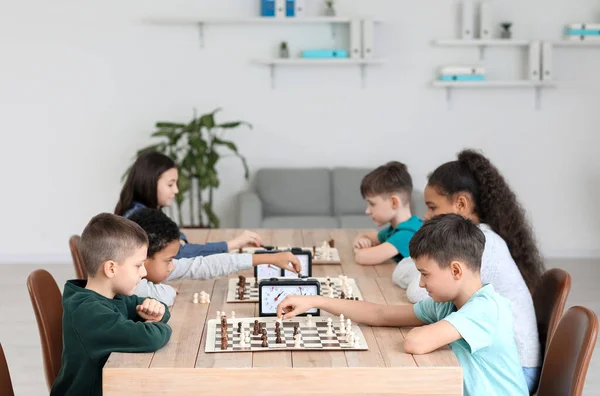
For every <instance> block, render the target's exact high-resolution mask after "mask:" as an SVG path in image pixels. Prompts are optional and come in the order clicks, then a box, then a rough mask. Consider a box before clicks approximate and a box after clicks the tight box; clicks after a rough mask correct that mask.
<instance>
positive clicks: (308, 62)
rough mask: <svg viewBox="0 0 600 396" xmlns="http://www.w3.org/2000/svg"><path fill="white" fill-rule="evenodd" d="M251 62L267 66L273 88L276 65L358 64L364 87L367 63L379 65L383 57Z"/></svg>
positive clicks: (256, 60) (285, 59)
mask: <svg viewBox="0 0 600 396" xmlns="http://www.w3.org/2000/svg"><path fill="white" fill-rule="evenodd" d="M252 62H253V63H256V64H259V65H264V66H269V68H270V71H271V88H272V89H275V67H276V66H360V77H361V86H362V87H363V88H365V86H366V83H365V79H366V74H367V71H366V67H367V66H368V65H381V64H383V63H385V59H381V58H340V59H307V58H271V59H269V58H265V59H253V60H252Z"/></svg>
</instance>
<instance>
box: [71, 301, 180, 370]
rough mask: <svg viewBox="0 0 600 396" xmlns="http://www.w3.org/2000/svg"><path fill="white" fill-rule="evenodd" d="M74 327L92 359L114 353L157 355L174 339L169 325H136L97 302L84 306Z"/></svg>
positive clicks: (75, 318) (79, 310) (77, 314)
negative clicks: (171, 338) (156, 352)
mask: <svg viewBox="0 0 600 396" xmlns="http://www.w3.org/2000/svg"><path fill="white" fill-rule="evenodd" d="M72 323H73V326H74V330H75V332H76V333H77V335H78V337H79V339H80V340H81V342H82V344H83V346H84V347H85V350H86V351H87V353H88V354H89V356H90V358H92V359H101V358H103V357H106V356H108V355H109V354H110V353H112V352H154V351H156V350H158V349H160V348H162V347H163V346H165V345H166V343H167V342H168V341H169V339H170V337H171V327H170V326H169V325H168V324H166V323H162V322H142V321H138V322H134V321H133V320H131V319H128V318H127V317H125V316H124V315H122V314H121V313H119V312H115V311H114V310H113V309H112V308H111V307H109V306H107V305H104V304H101V303H97V302H93V303H87V304H86V303H84V304H81V305H80V306H79V307H78V308H77V309H76V310H75V311H73V313H72Z"/></svg>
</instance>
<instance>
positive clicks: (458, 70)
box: [439, 66, 485, 75]
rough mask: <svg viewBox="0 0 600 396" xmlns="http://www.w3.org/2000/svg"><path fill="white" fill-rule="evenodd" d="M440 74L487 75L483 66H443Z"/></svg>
mask: <svg viewBox="0 0 600 396" xmlns="http://www.w3.org/2000/svg"><path fill="white" fill-rule="evenodd" d="M439 74H442V75H455V74H458V75H468V74H473V75H477V74H485V67H483V66H442V67H440V70H439Z"/></svg>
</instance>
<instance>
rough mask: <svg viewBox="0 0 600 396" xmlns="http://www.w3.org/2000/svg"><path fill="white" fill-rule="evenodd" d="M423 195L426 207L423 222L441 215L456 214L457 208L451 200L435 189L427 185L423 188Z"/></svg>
mask: <svg viewBox="0 0 600 396" xmlns="http://www.w3.org/2000/svg"><path fill="white" fill-rule="evenodd" d="M423 195H424V197H425V205H427V212H425V220H429V219H431V218H432V217H435V216H437V215H441V214H448V213H458V208H457V207H456V206H455V205H454V203H453V202H452V199H450V198H449V197H448V196H446V195H442V194H440V193H439V192H438V191H437V189H436V188H435V187H431V186H430V185H429V184H428V185H427V186H426V187H425V191H424V192H423Z"/></svg>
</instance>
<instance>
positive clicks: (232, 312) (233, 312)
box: [231, 311, 235, 319]
mask: <svg viewBox="0 0 600 396" xmlns="http://www.w3.org/2000/svg"><path fill="white" fill-rule="evenodd" d="M231 319H235V311H231Z"/></svg>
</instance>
